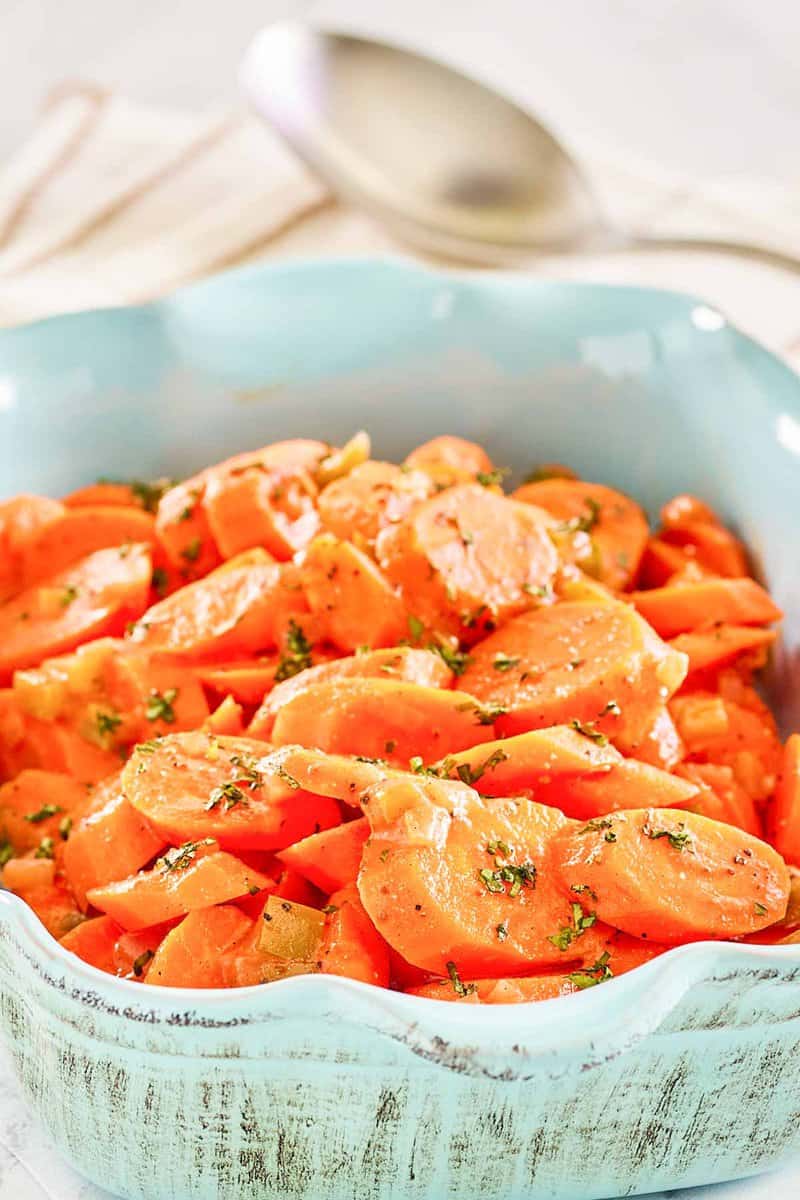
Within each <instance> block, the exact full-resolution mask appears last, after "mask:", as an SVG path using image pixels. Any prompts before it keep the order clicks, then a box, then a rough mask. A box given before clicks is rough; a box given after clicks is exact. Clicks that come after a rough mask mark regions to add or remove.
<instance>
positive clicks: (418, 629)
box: [408, 613, 425, 642]
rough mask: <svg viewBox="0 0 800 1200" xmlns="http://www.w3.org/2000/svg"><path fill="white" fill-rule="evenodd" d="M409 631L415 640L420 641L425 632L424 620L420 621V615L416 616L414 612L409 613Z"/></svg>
mask: <svg viewBox="0 0 800 1200" xmlns="http://www.w3.org/2000/svg"><path fill="white" fill-rule="evenodd" d="M408 632H409V633H410V634H411V637H412V639H413V640H414V641H415V642H418V641H419V640H420V638H421V637H422V635H423V633H424V632H425V626H424V625H423V623H422V621H420V619H419V617H415V616H414V614H413V613H409V614H408Z"/></svg>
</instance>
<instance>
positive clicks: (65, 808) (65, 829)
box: [0, 769, 87, 854]
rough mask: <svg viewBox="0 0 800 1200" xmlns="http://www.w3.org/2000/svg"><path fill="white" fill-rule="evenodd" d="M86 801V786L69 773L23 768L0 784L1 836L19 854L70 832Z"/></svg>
mask: <svg viewBox="0 0 800 1200" xmlns="http://www.w3.org/2000/svg"><path fill="white" fill-rule="evenodd" d="M86 803H87V792H86V787H85V785H84V784H82V783H78V782H77V781H76V780H74V779H72V778H71V777H70V776H69V775H61V774H58V773H56V772H54V771H40V770H36V769H29V770H24V771H21V772H20V773H19V775H17V777H16V778H15V779H13V780H10V781H9V782H8V783H6V784H3V786H2V787H0V838H2V839H3V840H4V841H5V842H8V843H9V844H10V845H11V846H13V848H14V850H15V851H16V852H17V853H18V854H23V853H24V852H25V851H26V850H35V849H36V848H37V847H38V846H40V845H41V844H42V842H45V841H49V842H53V843H58V842H60V841H62V840H65V839H66V837H67V836H68V835H69V830H70V828H71V825H72V822H73V821H75V820H77V819H78V818H79V816H80V814H81V812H82V810H83V808H84V807H85V806H86Z"/></svg>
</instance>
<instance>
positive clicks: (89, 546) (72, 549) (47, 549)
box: [21, 505, 155, 588]
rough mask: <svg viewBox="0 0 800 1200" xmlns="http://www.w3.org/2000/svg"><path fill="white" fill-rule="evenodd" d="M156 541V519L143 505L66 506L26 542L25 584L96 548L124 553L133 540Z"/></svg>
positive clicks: (51, 574)
mask: <svg viewBox="0 0 800 1200" xmlns="http://www.w3.org/2000/svg"><path fill="white" fill-rule="evenodd" d="M154 541H155V522H154V519H153V517H152V516H151V515H150V513H146V512H143V511H142V509H141V508H119V507H114V506H113V505H106V506H96V507H95V506H91V507H86V508H74V509H69V508H68V509H65V510H64V513H63V515H62V516H61V517H59V518H58V519H57V520H55V521H50V522H48V524H47V525H46V526H45V527H44V528H43V529H42V530H41V531H40V532H39V533H38V535H37V536H35V537H33V538H31V539H30V540H29V541H28V542H27V543H26V544H25V547H24V550H23V553H22V556H21V570H22V581H21V582H22V586H23V587H26V588H27V587H31V586H32V585H33V584H35V583H41V582H42V581H43V580H46V579H50V578H52V576H53V575H57V574H58V573H59V572H60V571H64V570H66V568H67V567H70V566H72V565H73V563H76V562H78V561H79V560H80V559H83V558H86V557H87V556H88V555H89V554H93V553H94V552H95V551H96V550H102V549H104V548H106V547H117V548H118V550H119V553H120V554H125V553H126V547H127V546H128V545H129V544H130V543H132V542H138V543H141V544H143V545H147V544H150V543H152V542H154Z"/></svg>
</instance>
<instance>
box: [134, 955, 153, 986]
mask: <svg viewBox="0 0 800 1200" xmlns="http://www.w3.org/2000/svg"><path fill="white" fill-rule="evenodd" d="M151 958H155V951H154V950H143V951H142V953H141V954H140V955H139V957H138V958H135V959H134V960H133V973H134V975H135V976H136V978H137V979H140V978H141V977H142V974H143V973H144V969H145V967H146V966H147V964H148V963H149V962H150V959H151Z"/></svg>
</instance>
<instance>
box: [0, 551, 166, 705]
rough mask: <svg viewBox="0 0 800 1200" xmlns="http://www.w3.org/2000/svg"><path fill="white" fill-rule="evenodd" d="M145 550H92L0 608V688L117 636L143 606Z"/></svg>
mask: <svg viewBox="0 0 800 1200" xmlns="http://www.w3.org/2000/svg"><path fill="white" fill-rule="evenodd" d="M150 574H151V562H150V552H149V549H148V547H147V546H144V545H139V544H133V545H131V546H129V547H126V553H125V554H124V555H123V554H121V553H120V551H119V550H116V549H115V550H97V551H95V553H94V554H90V555H89V556H88V557H87V558H84V559H82V560H81V561H80V562H78V563H75V564H74V565H73V566H71V567H68V568H67V570H65V571H61V572H60V573H59V574H58V575H54V576H53V577H52V579H50V580H49V581H48V583H47V584H46V585H45V584H42V585H37V586H35V587H32V588H29V589H27V590H26V591H24V592H20V593H19V594H18V595H17V596H15V597H14V599H13V600H9V601H7V602H6V603H5V604H4V605H2V606H0V682H2V681H3V680H7V679H8V678H10V676H11V673H12V672H13V671H14V670H15V669H17V668H19V667H30V666H35V665H36V664H37V663H39V662H41V661H42V659H43V658H47V657H49V656H52V655H55V654H63V653H64V652H65V651H67V650H72V649H74V648H75V647H76V646H77V645H79V644H80V643H81V642H85V641H88V640H89V639H90V638H99V637H103V636H104V635H106V634H112V635H113V634H117V633H121V632H122V630H123V629H124V628H125V625H126V624H127V622H128V621H130V620H131V619H135V618H137V617H139V616H141V614H142V612H143V610H144V606H145V604H146V603H147V593H148V588H149V586H150Z"/></svg>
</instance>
